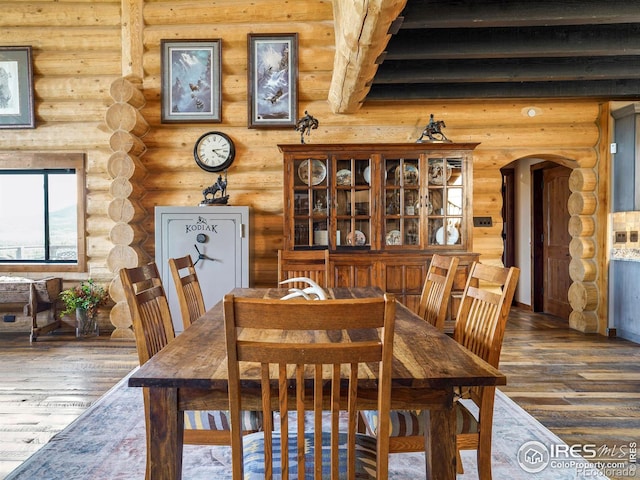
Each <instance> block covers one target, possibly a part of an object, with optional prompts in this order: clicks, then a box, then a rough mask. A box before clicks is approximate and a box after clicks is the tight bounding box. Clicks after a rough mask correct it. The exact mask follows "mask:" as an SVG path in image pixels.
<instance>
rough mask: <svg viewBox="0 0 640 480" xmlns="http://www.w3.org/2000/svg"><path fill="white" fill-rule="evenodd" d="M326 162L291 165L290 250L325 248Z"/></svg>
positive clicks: (297, 162)
mask: <svg viewBox="0 0 640 480" xmlns="http://www.w3.org/2000/svg"><path fill="white" fill-rule="evenodd" d="M327 173H328V162H327V159H326V158H307V159H304V160H295V161H294V172H293V177H294V180H293V214H294V246H305V247H310V246H322V245H325V246H326V245H328V233H327V232H328V230H329V220H328V219H329V216H328V214H329V204H328V201H329V192H328V185H329V181H328V174H327Z"/></svg>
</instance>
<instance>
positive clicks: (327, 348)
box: [224, 294, 395, 480]
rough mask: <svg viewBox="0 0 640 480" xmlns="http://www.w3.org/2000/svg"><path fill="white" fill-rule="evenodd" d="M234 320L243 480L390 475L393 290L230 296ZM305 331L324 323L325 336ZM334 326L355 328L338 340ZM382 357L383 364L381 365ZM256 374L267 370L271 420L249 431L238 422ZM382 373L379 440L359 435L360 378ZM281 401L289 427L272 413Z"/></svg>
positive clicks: (233, 368)
mask: <svg viewBox="0 0 640 480" xmlns="http://www.w3.org/2000/svg"><path fill="white" fill-rule="evenodd" d="M345 312H348V315H345ZM302 319H304V321H302ZM224 321H225V332H226V343H227V358H228V379H229V402H230V406H231V437H232V439H231V453H232V471H233V479H234V480H241V479H244V480H247V479H248V480H253V479H258V478H259V479H265V478H266V479H271V478H272V477H277V478H282V479H287V478H289V476H288V475H287V474H286V473H287V472H290V475H291V478H315V479H320V478H338V475H340V477H339V478H346V479H350V480H353V479H355V478H358V479H366V478H378V479H385V478H388V460H389V458H388V453H389V451H388V449H389V434H388V428H389V422H388V412H389V404H390V401H391V364H392V360H393V333H394V323H395V297H394V296H393V295H388V294H387V295H385V296H384V297H378V298H359V299H349V300H332V299H329V300H324V301H321V302H314V301H307V300H297V299H296V300H291V301H288V302H282V301H280V300H273V299H258V298H240V297H234V296H233V295H231V294H229V295H226V296H225V298H224ZM380 328H381V331H379V329H380ZM240 330H241V331H242V332H241V334H240V333H239V331H240ZM302 331H314V332H315V333H316V337H315V338H316V340H317V341H315V342H314V341H311V340H310V339H309V338H308V337H306V340H305V339H301V335H303V333H302ZM331 331H334V332H335V331H342V332H344V333H343V335H347V331H349V332H350V333H351V332H354V333H355V335H353V334H352V335H350V338H349V341H345V342H339V341H334V342H332V341H331V340H330V339H331V338H335V334H334V335H331ZM251 332H254V334H251ZM239 335H240V338H239ZM245 336H246V337H245ZM247 337H249V338H247ZM243 338H247V339H246V340H243ZM372 363H378V367H377V368H375V369H374V370H373V371H372V370H371V369H370V368H371V364H372ZM247 372H261V374H260V379H256V382H259V384H260V388H261V390H262V409H263V412H264V415H263V417H264V419H265V422H264V429H263V431H262V432H258V433H253V434H249V435H247V436H245V437H244V438H242V437H241V432H240V430H239V429H238V428H236V427H237V426H238V425H240V418H239V415H240V412H241V410H242V405H243V402H244V401H245V397H243V395H242V393H243V390H242V389H241V383H242V385H243V388H245V387H246V388H250V385H248V381H247ZM376 377H377V379H378V380H377V381H378V398H377V407H378V410H379V411H380V412H382V413H383V415H384V416H383V418H384V419H386V420H385V421H383V422H380V425H379V428H380V432H386V433H385V434H382V435H380V436H379V437H378V438H377V439H375V438H373V437H371V436H368V435H363V434H359V433H356V425H357V411H356V403H357V402H358V398H357V395H358V390H357V384H358V382H359V380H360V381H363V379H364V380H366V379H371V380H372V381H375V379H376ZM305 395H306V396H305ZM273 408H275V409H276V410H278V411H279V413H280V422H279V429H276V428H274V425H273V423H272V421H271V416H270V415H268V414H267V413H268V412H270V411H271V410H272V409H273ZM341 411H342V412H346V418H345V416H343V417H342V421H340V420H341V415H340V413H341ZM324 412H328V413H326V415H329V418H325V421H324V422H323V413H324ZM290 413H291V422H292V423H293V424H295V426H292V427H291V429H290V428H289V419H290ZM320 446H321V447H320ZM323 473H324V475H325V476H324V477H321V475H322V474H323ZM314 474H315V477H314V476H313V475H314ZM329 474H331V477H329Z"/></svg>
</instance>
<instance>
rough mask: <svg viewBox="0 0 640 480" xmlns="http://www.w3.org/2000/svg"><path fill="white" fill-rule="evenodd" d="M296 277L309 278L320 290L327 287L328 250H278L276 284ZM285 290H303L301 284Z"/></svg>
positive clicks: (296, 283)
mask: <svg viewBox="0 0 640 480" xmlns="http://www.w3.org/2000/svg"><path fill="white" fill-rule="evenodd" d="M296 277H306V278H310V279H311V280H313V281H314V282H316V283H317V284H318V285H320V286H321V287H322V288H327V287H329V250H300V251H298V250H278V282H281V281H283V280H287V279H290V278H296ZM286 287H287V288H305V287H308V285H307V284H305V283H302V282H294V283H287V284H286Z"/></svg>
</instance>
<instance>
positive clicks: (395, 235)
mask: <svg viewBox="0 0 640 480" xmlns="http://www.w3.org/2000/svg"><path fill="white" fill-rule="evenodd" d="M387 245H402V237H401V235H400V230H391V231H390V232H389V233H387Z"/></svg>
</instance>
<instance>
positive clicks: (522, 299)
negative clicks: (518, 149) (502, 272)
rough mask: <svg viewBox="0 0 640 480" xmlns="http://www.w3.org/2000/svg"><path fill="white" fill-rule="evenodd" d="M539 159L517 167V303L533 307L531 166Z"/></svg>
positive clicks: (518, 164) (523, 161) (524, 160)
mask: <svg viewBox="0 0 640 480" xmlns="http://www.w3.org/2000/svg"><path fill="white" fill-rule="evenodd" d="M540 162H542V160H539V159H529V158H527V159H522V160H519V161H518V162H517V163H516V165H515V197H516V198H515V202H516V205H515V215H516V221H515V223H516V225H515V236H516V239H515V243H516V245H515V246H516V251H515V256H516V258H515V264H516V267H518V268H520V279H519V280H518V288H517V290H516V294H515V301H516V302H518V303H520V304H522V305H529V306H531V165H534V164H536V163H540Z"/></svg>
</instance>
